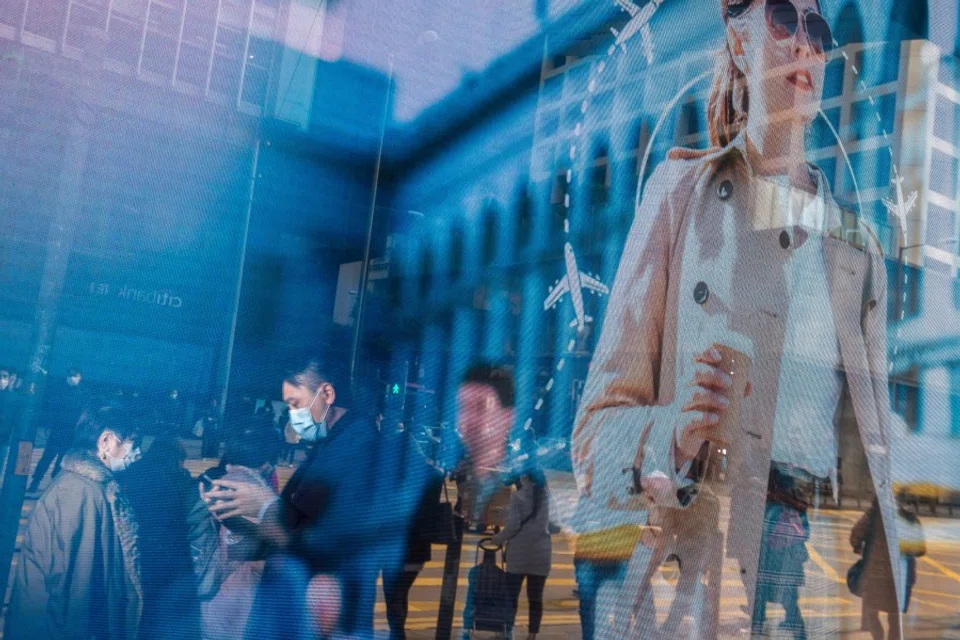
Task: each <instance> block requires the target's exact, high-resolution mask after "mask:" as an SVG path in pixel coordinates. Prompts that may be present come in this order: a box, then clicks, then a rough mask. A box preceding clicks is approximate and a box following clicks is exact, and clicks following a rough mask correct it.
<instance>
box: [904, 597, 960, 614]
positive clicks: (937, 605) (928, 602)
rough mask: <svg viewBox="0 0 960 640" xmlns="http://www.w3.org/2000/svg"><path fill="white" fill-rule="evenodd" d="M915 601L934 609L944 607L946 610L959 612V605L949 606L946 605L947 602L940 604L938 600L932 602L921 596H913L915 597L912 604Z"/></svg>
mask: <svg viewBox="0 0 960 640" xmlns="http://www.w3.org/2000/svg"><path fill="white" fill-rule="evenodd" d="M914 602H915V603H917V604H922V605H923V606H925V607H933V608H934V609H944V610H946V611H950V612H952V613H956V612H957V607H956V605H954V606H952V607H951V606H948V605H945V604H939V603H936V602H930V601H929V600H921V599H920V598H913V599H912V600H911V604H912V603H914Z"/></svg>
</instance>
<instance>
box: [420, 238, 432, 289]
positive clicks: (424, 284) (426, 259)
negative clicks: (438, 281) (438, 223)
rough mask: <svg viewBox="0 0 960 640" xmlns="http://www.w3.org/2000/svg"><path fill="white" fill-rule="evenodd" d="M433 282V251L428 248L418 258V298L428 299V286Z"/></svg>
mask: <svg viewBox="0 0 960 640" xmlns="http://www.w3.org/2000/svg"><path fill="white" fill-rule="evenodd" d="M432 282H433V251H432V250H431V248H430V247H429V246H428V247H426V248H425V249H424V250H423V255H421V256H420V292H419V298H420V299H421V300H426V299H427V298H429V297H430V285H431V284H432Z"/></svg>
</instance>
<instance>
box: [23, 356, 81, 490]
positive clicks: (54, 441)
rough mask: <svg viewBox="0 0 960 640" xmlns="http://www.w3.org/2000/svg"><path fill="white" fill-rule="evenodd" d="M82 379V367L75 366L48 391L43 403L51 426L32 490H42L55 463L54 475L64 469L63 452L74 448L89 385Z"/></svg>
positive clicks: (45, 419) (44, 412)
mask: <svg viewBox="0 0 960 640" xmlns="http://www.w3.org/2000/svg"><path fill="white" fill-rule="evenodd" d="M82 380H83V373H82V372H81V371H80V370H79V369H76V368H71V369H70V370H68V371H67V377H66V378H65V379H64V380H62V381H61V382H58V383H56V384H55V385H54V386H53V387H52V388H50V389H49V391H48V392H47V395H46V397H45V399H44V406H43V419H44V426H46V427H47V428H48V431H47V443H46V445H45V446H44V449H43V455H41V456H40V461H39V462H37V468H36V470H35V471H34V472H33V481H32V482H31V483H30V488H29V489H28V491H31V492H33V493H36V492H37V491H39V489H40V482H41V481H42V480H43V477H44V476H45V475H46V473H47V469H49V468H50V465H51V463H52V464H53V477H54V478H55V477H57V474H58V473H60V466H61V461H62V460H63V455H64V454H65V453H66V452H67V449H69V448H70V443H71V442H72V441H73V430H74V427H75V426H76V424H77V420H78V419H79V418H80V413H81V412H82V411H83V410H84V408H85V405H86V403H87V395H86V389H85V388H84V387H83V385H81V384H80V383H81V382H82Z"/></svg>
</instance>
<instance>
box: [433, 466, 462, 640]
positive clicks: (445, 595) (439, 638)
mask: <svg viewBox="0 0 960 640" xmlns="http://www.w3.org/2000/svg"><path fill="white" fill-rule="evenodd" d="M444 482H446V480H444ZM453 526H454V531H455V532H456V539H455V540H454V541H453V542H451V543H450V544H448V545H447V552H446V555H445V556H444V559H443V580H442V582H441V585H440V609H439V610H438V611H437V635H436V640H450V638H451V637H452V636H453V613H454V606H455V605H456V603H457V581H458V580H459V578H460V557H461V556H462V555H463V553H462V552H463V528H464V520H463V518H457V517H454V519H453Z"/></svg>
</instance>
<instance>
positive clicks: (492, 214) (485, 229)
mask: <svg viewBox="0 0 960 640" xmlns="http://www.w3.org/2000/svg"><path fill="white" fill-rule="evenodd" d="M498 214H499V210H498V209H497V207H496V206H495V205H492V204H491V205H490V206H489V207H487V209H486V211H484V214H483V225H482V229H481V232H482V233H483V236H482V245H481V247H482V250H483V253H482V254H481V257H482V259H483V264H484V265H485V266H486V265H490V264H492V263H493V259H494V258H495V257H496V256H497V228H498V226H499V220H498Z"/></svg>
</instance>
